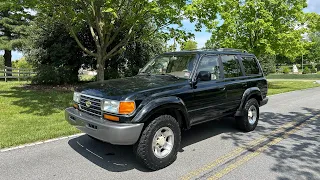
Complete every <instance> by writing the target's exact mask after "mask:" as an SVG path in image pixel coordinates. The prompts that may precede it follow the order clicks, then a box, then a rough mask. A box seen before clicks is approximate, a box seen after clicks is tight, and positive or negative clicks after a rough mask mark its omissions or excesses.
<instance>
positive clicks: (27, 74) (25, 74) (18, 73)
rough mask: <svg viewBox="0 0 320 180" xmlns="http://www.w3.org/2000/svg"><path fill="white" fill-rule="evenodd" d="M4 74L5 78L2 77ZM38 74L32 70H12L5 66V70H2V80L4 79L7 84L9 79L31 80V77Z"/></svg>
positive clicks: (0, 77) (0, 73)
mask: <svg viewBox="0 0 320 180" xmlns="http://www.w3.org/2000/svg"><path fill="white" fill-rule="evenodd" d="M2 73H3V76H1V75H2ZM10 74H11V76H10ZM34 74H36V73H35V72H33V70H32V69H23V68H12V67H7V66H5V67H4V68H3V69H0V79H4V80H5V82H7V79H18V81H20V79H25V80H29V79H31V77H32V76H33V75H34Z"/></svg>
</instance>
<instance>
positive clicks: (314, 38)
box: [306, 32, 320, 63]
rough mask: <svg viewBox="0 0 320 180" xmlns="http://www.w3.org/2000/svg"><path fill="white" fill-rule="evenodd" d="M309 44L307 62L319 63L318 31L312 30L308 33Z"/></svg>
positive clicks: (319, 37)
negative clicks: (312, 31)
mask: <svg viewBox="0 0 320 180" xmlns="http://www.w3.org/2000/svg"><path fill="white" fill-rule="evenodd" d="M308 36H309V39H310V40H311V45H310V47H309V48H308V54H307V55H306V59H307V60H308V61H309V62H313V63H320V32H314V33H311V34H309V35H308Z"/></svg>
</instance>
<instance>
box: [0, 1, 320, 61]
mask: <svg viewBox="0 0 320 180" xmlns="http://www.w3.org/2000/svg"><path fill="white" fill-rule="evenodd" d="M307 2H308V7H307V8H306V9H305V12H316V13H319V14H320V0H307ZM183 28H184V29H185V30H186V31H187V32H192V33H193V34H194V35H195V41H196V42H197V43H198V48H202V47H204V45H205V43H206V41H207V40H208V39H210V36H211V34H210V33H208V32H206V29H205V28H202V30H201V32H195V31H194V29H195V26H194V23H190V21H188V20H184V21H183ZM168 44H169V45H171V44H173V40H170V41H169V42H168ZM178 49H180V46H179V45H178ZM2 54H3V51H0V55H2ZM22 56H23V54H22V53H21V52H18V51H14V52H12V60H17V59H20V58H21V57H22Z"/></svg>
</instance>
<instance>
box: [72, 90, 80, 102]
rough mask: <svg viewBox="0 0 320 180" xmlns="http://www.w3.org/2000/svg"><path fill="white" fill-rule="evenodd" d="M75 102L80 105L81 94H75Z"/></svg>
mask: <svg viewBox="0 0 320 180" xmlns="http://www.w3.org/2000/svg"><path fill="white" fill-rule="evenodd" d="M73 101H74V102H76V103H80V93H78V92H74V93H73Z"/></svg>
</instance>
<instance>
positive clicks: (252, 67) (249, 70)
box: [242, 57, 261, 76]
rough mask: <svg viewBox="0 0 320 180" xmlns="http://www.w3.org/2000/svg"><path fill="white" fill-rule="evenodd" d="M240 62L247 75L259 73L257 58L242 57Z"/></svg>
mask: <svg viewBox="0 0 320 180" xmlns="http://www.w3.org/2000/svg"><path fill="white" fill-rule="evenodd" d="M242 64H243V67H244V71H245V73H246V75H247V76H252V75H259V74H261V72H260V68H259V66H258V63H257V60H256V59H255V58H254V57H242Z"/></svg>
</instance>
